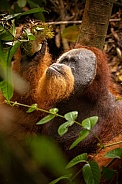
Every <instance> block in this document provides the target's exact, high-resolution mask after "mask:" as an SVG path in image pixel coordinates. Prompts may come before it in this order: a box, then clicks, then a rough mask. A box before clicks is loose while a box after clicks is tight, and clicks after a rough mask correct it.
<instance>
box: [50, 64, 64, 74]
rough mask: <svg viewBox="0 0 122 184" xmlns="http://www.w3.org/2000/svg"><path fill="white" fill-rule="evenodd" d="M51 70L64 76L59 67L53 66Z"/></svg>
mask: <svg viewBox="0 0 122 184" xmlns="http://www.w3.org/2000/svg"><path fill="white" fill-rule="evenodd" d="M49 69H51V70H53V71H54V72H57V73H59V74H61V75H62V72H61V70H60V69H59V68H58V67H57V66H54V65H52V66H50V67H49Z"/></svg>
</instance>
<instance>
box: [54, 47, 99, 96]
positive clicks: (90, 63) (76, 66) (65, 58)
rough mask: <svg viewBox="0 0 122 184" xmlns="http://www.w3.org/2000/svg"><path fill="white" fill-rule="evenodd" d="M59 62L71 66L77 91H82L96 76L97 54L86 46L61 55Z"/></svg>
mask: <svg viewBox="0 0 122 184" xmlns="http://www.w3.org/2000/svg"><path fill="white" fill-rule="evenodd" d="M58 62H59V63H64V64H66V65H68V66H69V67H70V68H71V70H72V73H73V75H74V79H75V86H74V88H75V92H80V93H81V92H82V90H83V89H84V88H86V87H87V86H88V85H89V84H90V83H91V82H92V81H93V80H94V78H95V76H96V67H97V58H96V55H95V54H94V53H93V52H92V51H91V50H88V49H86V48H78V49H73V50H70V51H68V52H66V53H64V54H63V55H62V56H61V57H59V59H58Z"/></svg>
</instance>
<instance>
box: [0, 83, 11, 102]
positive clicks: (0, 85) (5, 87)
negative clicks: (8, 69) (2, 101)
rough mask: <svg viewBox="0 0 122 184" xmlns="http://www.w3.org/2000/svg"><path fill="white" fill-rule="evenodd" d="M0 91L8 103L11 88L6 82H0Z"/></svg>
mask: <svg viewBox="0 0 122 184" xmlns="http://www.w3.org/2000/svg"><path fill="white" fill-rule="evenodd" d="M0 89H1V91H2V94H3V96H4V97H5V98H6V100H7V101H10V99H11V97H12V96H13V87H12V85H11V84H9V83H8V82H7V81H6V80H3V81H1V82H0Z"/></svg>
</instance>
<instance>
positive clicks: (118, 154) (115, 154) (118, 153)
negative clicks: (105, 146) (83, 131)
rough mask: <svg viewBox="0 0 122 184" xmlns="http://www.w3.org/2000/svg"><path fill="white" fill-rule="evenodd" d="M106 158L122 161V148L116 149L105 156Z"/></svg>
mask: <svg viewBox="0 0 122 184" xmlns="http://www.w3.org/2000/svg"><path fill="white" fill-rule="evenodd" d="M105 157H106V158H119V159H122V148H116V149H114V150H111V151H109V152H107V153H106V154H105Z"/></svg>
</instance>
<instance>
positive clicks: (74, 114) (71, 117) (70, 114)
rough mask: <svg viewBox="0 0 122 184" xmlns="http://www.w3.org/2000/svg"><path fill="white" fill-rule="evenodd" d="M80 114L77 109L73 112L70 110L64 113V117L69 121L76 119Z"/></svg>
mask: <svg viewBox="0 0 122 184" xmlns="http://www.w3.org/2000/svg"><path fill="white" fill-rule="evenodd" d="M77 116H78V112H77V111H72V112H68V113H67V114H65V115H64V118H65V119H66V120H67V121H75V119H76V118H77Z"/></svg>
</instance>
